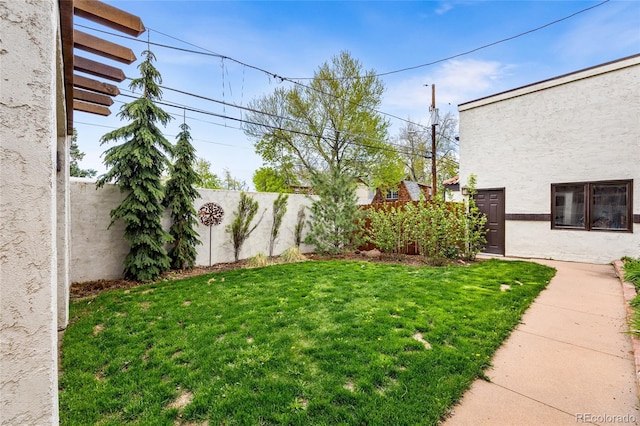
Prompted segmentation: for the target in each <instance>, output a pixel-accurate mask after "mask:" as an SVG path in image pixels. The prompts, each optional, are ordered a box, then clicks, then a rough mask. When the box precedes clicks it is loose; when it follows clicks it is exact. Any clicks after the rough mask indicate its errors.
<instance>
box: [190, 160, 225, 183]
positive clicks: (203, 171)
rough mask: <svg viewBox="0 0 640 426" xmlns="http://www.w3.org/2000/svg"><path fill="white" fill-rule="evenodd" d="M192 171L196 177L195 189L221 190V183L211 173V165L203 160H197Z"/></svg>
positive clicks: (216, 176)
mask: <svg viewBox="0 0 640 426" xmlns="http://www.w3.org/2000/svg"><path fill="white" fill-rule="evenodd" d="M194 170H195V171H196V174H197V175H198V182H197V183H196V187H198V188H204V189H222V181H221V180H220V178H219V177H218V175H216V174H215V173H212V172H211V163H210V162H208V161H207V160H205V159H204V158H198V159H197V160H196V162H195V164H194Z"/></svg>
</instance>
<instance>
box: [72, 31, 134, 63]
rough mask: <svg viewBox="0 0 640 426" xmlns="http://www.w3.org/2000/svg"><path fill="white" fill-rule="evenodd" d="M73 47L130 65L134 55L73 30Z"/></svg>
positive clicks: (114, 44) (117, 45)
mask: <svg viewBox="0 0 640 426" xmlns="http://www.w3.org/2000/svg"><path fill="white" fill-rule="evenodd" d="M73 46H74V47H76V48H77V49H80V50H84V51H85V52H89V53H93V54H95V55H99V56H102V57H104V58H108V59H112V60H114V61H118V62H122V63H125V64H130V63H132V62H133V61H135V60H136V55H134V54H133V51H132V50H131V49H129V48H128V47H124V46H121V45H119V44H116V43H112V42H110V41H107V40H104V39H101V38H98V37H95V36H92V35H91V34H87V33H85V32H82V31H78V30H73Z"/></svg>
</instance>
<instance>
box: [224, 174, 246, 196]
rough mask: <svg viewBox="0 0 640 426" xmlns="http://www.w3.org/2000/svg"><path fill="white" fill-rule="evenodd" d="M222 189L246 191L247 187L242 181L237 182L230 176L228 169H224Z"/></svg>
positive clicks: (237, 180)
mask: <svg viewBox="0 0 640 426" xmlns="http://www.w3.org/2000/svg"><path fill="white" fill-rule="evenodd" d="M222 189H225V190H227V191H247V190H248V189H249V187H248V186H247V183H246V182H245V181H243V180H239V179H236V178H234V177H233V176H231V172H230V171H229V169H224V178H222Z"/></svg>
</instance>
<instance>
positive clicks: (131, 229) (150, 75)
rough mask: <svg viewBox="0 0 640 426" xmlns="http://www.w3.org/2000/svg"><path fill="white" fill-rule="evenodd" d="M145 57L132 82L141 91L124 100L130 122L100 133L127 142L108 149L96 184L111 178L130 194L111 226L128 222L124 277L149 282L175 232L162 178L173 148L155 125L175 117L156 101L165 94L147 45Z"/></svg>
mask: <svg viewBox="0 0 640 426" xmlns="http://www.w3.org/2000/svg"><path fill="white" fill-rule="evenodd" d="M143 56H144V57H145V59H144V61H143V62H142V63H141V64H140V65H139V66H138V69H139V70H140V77H139V78H135V79H133V80H132V81H131V84H130V85H129V87H130V88H131V89H132V90H134V91H135V90H140V91H142V96H141V97H140V98H138V99H136V100H134V101H132V102H130V103H128V104H125V105H123V106H122V109H121V110H120V112H119V113H118V116H119V117H120V118H121V119H123V120H128V121H130V123H129V124H127V125H125V126H123V127H121V128H119V129H116V130H113V131H111V132H109V133H107V134H105V135H104V136H103V137H102V139H101V144H106V143H108V142H113V141H119V140H124V143H122V144H121V145H116V146H113V147H111V148H109V149H107V150H106V151H105V153H104V163H105V165H106V166H107V167H108V171H107V172H106V173H105V174H104V175H102V176H101V177H100V179H99V180H98V182H97V186H98V187H102V186H103V185H104V184H105V183H107V182H113V183H115V184H116V185H118V186H119V188H120V192H122V193H125V194H126V196H125V199H124V200H123V201H122V203H120V205H119V206H118V207H116V208H115V209H113V210H112V211H111V224H110V225H109V226H111V225H113V223H114V222H115V221H116V220H118V219H122V220H123V221H124V224H125V231H124V237H125V239H126V240H127V241H128V242H129V244H130V246H131V250H130V251H129V253H128V254H127V256H126V258H125V261H124V275H125V277H126V278H131V279H134V280H139V281H150V280H153V279H155V278H157V277H158V276H159V275H160V274H161V273H162V272H164V271H166V270H168V269H169V265H170V262H169V256H168V255H167V252H166V250H165V249H164V245H165V244H166V243H168V242H171V235H169V234H168V233H167V232H165V231H164V230H163V229H162V224H161V218H162V215H163V212H164V209H163V206H162V202H161V201H162V196H163V188H162V184H161V181H160V179H161V176H162V172H163V170H164V168H165V166H166V165H168V163H169V161H168V158H167V153H171V151H172V146H171V143H169V141H167V140H166V139H165V137H164V136H163V135H162V132H161V130H160V129H159V128H158V126H157V124H161V125H163V126H164V125H166V124H167V123H168V122H169V120H170V119H171V116H170V115H169V114H167V113H166V112H165V111H163V110H162V109H161V108H159V107H158V106H157V105H156V104H155V101H158V100H160V99H161V97H162V92H161V90H160V87H159V85H160V84H162V77H161V76H160V73H159V72H158V70H157V69H156V68H155V67H154V66H153V61H154V60H155V57H154V55H153V53H152V52H151V51H149V50H145V51H144V52H143Z"/></svg>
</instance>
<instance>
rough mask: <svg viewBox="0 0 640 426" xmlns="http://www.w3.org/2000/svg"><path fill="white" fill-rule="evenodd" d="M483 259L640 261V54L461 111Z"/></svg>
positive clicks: (463, 151)
mask: <svg viewBox="0 0 640 426" xmlns="http://www.w3.org/2000/svg"><path fill="white" fill-rule="evenodd" d="M459 111H460V183H461V186H463V187H464V186H465V185H466V184H467V183H468V182H469V177H470V175H472V174H474V175H475V176H476V178H477V185H476V188H477V189H478V190H479V193H478V204H479V205H480V206H481V208H482V209H483V211H485V213H486V214H487V216H488V217H489V225H488V228H489V231H488V243H487V247H486V251H487V252H488V253H495V254H502V255H507V256H517V257H536V258H553V259H559V260H568V261H584V262H594V263H608V262H611V261H612V260H615V259H618V258H620V257H622V256H633V257H637V256H638V255H640V55H635V56H631V57H627V58H623V59H620V60H617V61H613V62H610V63H606V64H602V65H598V66H595V67H592V68H589V69H585V70H581V71H577V72H574V73H571V74H567V75H563V76H559V77H555V78H552V79H549V80H545V81H541V82H538V83H534V84H531V85H528V86H524V87H520V88H517V89H513V90H510V91H507V92H503V93H499V94H496V95H492V96H489V97H486V98H482V99H478V100H475V101H471V102H467V103H463V104H461V105H459Z"/></svg>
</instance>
